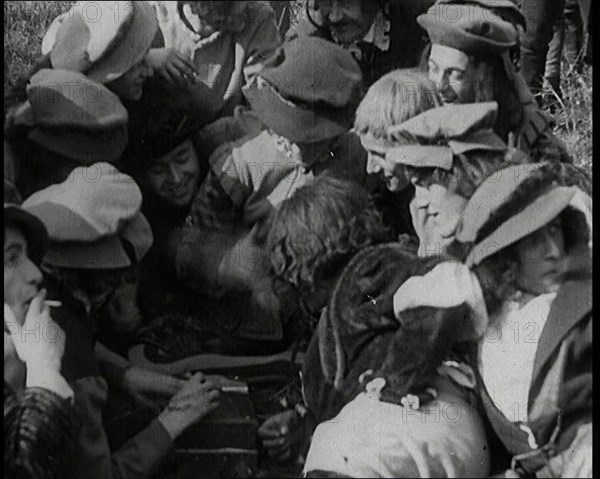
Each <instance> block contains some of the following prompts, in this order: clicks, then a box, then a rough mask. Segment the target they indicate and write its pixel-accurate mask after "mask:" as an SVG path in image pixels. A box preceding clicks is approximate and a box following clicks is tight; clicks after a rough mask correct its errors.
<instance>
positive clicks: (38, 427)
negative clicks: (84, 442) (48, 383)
mask: <svg viewBox="0 0 600 479" xmlns="http://www.w3.org/2000/svg"><path fill="white" fill-rule="evenodd" d="M76 432H77V420H76V417H75V413H74V410H73V407H72V406H71V403H70V402H69V401H68V400H66V399H63V398H61V397H60V396H58V395H57V394H55V393H54V392H52V391H49V390H47V389H43V388H37V387H36V388H28V389H26V390H25V393H24V394H23V395H22V396H21V397H19V398H17V397H16V396H15V395H14V393H13V392H12V391H11V390H10V387H9V386H8V385H7V384H6V383H4V472H5V473H7V475H8V476H9V477H19V478H21V477H23V478H28V477H31V478H57V479H58V478H63V477H68V474H69V472H68V465H69V462H70V459H71V458H72V457H73V452H74V446H75V435H76Z"/></svg>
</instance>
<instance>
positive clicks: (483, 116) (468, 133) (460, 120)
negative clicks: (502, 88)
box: [385, 102, 507, 171]
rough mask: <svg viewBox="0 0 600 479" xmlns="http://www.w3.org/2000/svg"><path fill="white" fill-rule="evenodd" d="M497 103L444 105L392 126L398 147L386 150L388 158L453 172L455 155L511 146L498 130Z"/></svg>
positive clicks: (416, 165) (392, 132) (396, 162)
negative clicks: (497, 132)
mask: <svg viewBox="0 0 600 479" xmlns="http://www.w3.org/2000/svg"><path fill="white" fill-rule="evenodd" d="M497 112H498V104H497V103H496V102H484V103H472V104H462V105H444V106H441V107H437V108H432V109H431V110H427V111H425V112H423V113H421V114H419V115H417V116H415V117H413V118H411V119H410V120H407V121H405V122H403V123H401V124H399V125H395V126H393V127H390V128H389V130H388V135H387V136H388V137H389V138H391V139H393V140H394V141H395V142H396V144H397V145H398V146H395V147H392V148H389V149H387V151H385V158H386V160H387V161H389V162H391V163H394V164H401V165H406V166H412V167H415V168H441V169H444V170H447V171H449V170H450V169H451V168H452V165H453V161H454V156H455V155H460V154H464V153H467V152H470V151H475V150H486V151H504V150H506V148H507V145H506V143H505V142H504V141H502V139H501V138H500V137H499V136H498V135H497V134H496V133H495V132H494V130H493V126H494V124H495V122H496V116H497Z"/></svg>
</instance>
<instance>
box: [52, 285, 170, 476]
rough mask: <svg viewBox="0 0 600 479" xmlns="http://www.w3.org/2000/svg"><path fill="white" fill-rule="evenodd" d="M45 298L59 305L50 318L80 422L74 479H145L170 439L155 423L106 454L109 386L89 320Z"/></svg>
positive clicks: (72, 304) (71, 303) (70, 304)
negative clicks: (61, 342)
mask: <svg viewBox="0 0 600 479" xmlns="http://www.w3.org/2000/svg"><path fill="white" fill-rule="evenodd" d="M49 291H51V289H49ZM49 294H51V296H50V297H59V298H60V300H61V302H62V306H61V307H60V308H55V309H54V310H53V314H52V318H53V319H54V320H55V321H56V322H57V324H59V325H60V326H61V328H62V329H63V330H64V331H65V334H66V337H67V340H66V343H65V353H64V356H63V360H62V367H61V374H62V375H63V376H64V378H65V379H66V380H67V382H68V383H69V385H70V386H71V388H72V389H73V392H74V408H75V411H76V413H77V414H78V416H79V418H80V420H81V430H80V433H79V435H78V437H77V444H78V447H77V453H76V455H74V456H73V458H74V465H73V467H74V469H75V471H74V477H85V478H86V479H108V478H127V479H129V478H146V477H150V476H151V475H152V474H153V472H154V471H155V470H156V469H157V467H158V465H159V463H160V461H161V460H162V459H163V458H164V457H165V455H166V454H167V453H168V452H169V451H170V449H171V447H172V445H173V440H172V439H171V436H170V435H169V434H168V433H167V431H166V430H165V429H164V427H163V426H162V425H161V424H160V423H159V422H158V421H157V420H156V419H155V420H154V421H153V422H151V423H150V425H149V426H148V427H147V428H146V429H144V430H143V431H142V432H140V433H139V434H137V435H136V436H134V437H133V438H131V439H130V440H129V441H128V442H126V443H125V444H124V445H123V446H122V447H121V448H120V449H119V450H118V451H115V452H114V453H111V450H110V448H109V443H108V438H107V435H106V432H105V430H104V426H103V421H102V411H103V409H104V406H105V405H106V401H107V395H108V385H107V383H106V381H105V379H104V377H103V371H102V370H101V367H100V364H99V362H98V360H97V359H96V356H95V353H94V346H95V340H96V338H95V335H94V333H93V326H92V322H91V318H89V316H88V315H87V314H86V312H85V309H84V308H83V307H82V305H81V304H79V302H78V301H76V300H75V299H74V298H68V297H67V296H66V295H60V296H57V295H55V294H54V293H49Z"/></svg>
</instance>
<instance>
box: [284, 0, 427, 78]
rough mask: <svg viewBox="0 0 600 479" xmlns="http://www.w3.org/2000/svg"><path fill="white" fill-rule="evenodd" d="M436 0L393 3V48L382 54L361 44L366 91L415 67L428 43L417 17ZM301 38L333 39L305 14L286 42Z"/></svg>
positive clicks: (390, 9) (390, 7)
mask: <svg viewBox="0 0 600 479" xmlns="http://www.w3.org/2000/svg"><path fill="white" fill-rule="evenodd" d="M433 3H434V0H403V1H401V2H400V1H390V2H388V5H389V20H390V23H391V29H390V45H389V48H388V50H387V51H382V50H380V49H378V48H377V47H375V46H374V45H371V44H368V43H365V42H359V48H360V50H361V58H360V59H358V58H357V61H358V64H359V65H360V69H361V71H362V74H363V83H364V85H365V88H368V87H370V86H371V85H372V84H373V83H375V81H377V80H378V79H379V78H381V77H382V76H383V75H385V74H386V73H388V72H390V71H392V70H395V69H396V68H409V67H416V66H417V65H418V64H419V61H420V58H421V54H422V52H423V49H424V47H425V46H426V44H427V33H426V32H425V30H423V29H422V28H421V27H420V26H419V25H418V23H417V17H418V16H419V15H421V14H422V13H425V12H426V11H427V10H428V9H429V7H430V6H431V5H433ZM299 36H314V37H319V38H325V39H326V40H331V41H333V40H332V38H331V33H330V32H329V29H328V28H323V27H318V26H317V25H315V24H314V23H313V22H311V20H310V19H309V18H308V15H307V14H306V11H305V12H304V15H303V18H301V19H300V21H299V22H298V24H297V25H296V26H295V27H292V28H291V29H290V30H289V31H288V33H287V34H286V40H291V39H293V38H295V37H299Z"/></svg>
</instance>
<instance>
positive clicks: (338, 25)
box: [316, 0, 377, 44]
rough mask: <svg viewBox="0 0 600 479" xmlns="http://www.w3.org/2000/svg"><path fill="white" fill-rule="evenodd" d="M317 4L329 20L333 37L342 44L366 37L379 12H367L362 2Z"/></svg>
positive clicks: (323, 0) (319, 0)
mask: <svg viewBox="0 0 600 479" xmlns="http://www.w3.org/2000/svg"><path fill="white" fill-rule="evenodd" d="M316 3H317V5H318V7H319V10H320V13H321V15H322V17H323V18H324V19H327V22H328V24H329V29H330V31H331V35H332V36H333V38H334V39H335V40H336V41H337V42H338V43H341V44H350V43H353V42H355V41H357V40H360V39H361V38H362V37H364V36H365V35H366V34H367V32H368V31H369V28H370V27H371V24H372V23H373V20H374V19H375V13H376V12H377V11H376V10H375V9H369V11H365V10H364V9H363V8H362V7H361V0H317V2H316ZM371 10H372V11H371Z"/></svg>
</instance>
